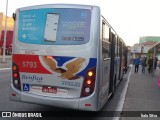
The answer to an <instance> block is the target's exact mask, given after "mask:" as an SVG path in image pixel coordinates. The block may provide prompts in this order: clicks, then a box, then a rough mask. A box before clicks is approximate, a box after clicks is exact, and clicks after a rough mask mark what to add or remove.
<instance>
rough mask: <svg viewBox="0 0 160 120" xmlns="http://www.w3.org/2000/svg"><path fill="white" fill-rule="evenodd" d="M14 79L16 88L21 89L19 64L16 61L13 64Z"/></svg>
mask: <svg viewBox="0 0 160 120" xmlns="http://www.w3.org/2000/svg"><path fill="white" fill-rule="evenodd" d="M12 79H13V86H14V87H15V88H16V89H18V90H21V83H20V76H19V69H18V66H17V65H16V64H15V63H13V66H12Z"/></svg>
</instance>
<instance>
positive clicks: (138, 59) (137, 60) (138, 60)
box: [134, 57, 140, 73]
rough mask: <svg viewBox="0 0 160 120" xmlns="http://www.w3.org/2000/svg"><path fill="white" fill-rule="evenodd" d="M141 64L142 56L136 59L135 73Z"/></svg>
mask: <svg viewBox="0 0 160 120" xmlns="http://www.w3.org/2000/svg"><path fill="white" fill-rule="evenodd" d="M139 64H140V58H139V57H137V58H136V59H135V60H134V65H135V73H138V69H139Z"/></svg>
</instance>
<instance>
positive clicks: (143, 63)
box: [141, 57, 146, 73]
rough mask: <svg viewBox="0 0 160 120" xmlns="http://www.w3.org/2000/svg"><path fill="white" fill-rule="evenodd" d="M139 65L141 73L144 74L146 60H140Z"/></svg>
mask: <svg viewBox="0 0 160 120" xmlns="http://www.w3.org/2000/svg"><path fill="white" fill-rule="evenodd" d="M141 65H142V73H145V67H146V59H145V57H143V58H142V60H141Z"/></svg>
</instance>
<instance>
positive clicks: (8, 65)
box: [0, 56, 12, 69]
mask: <svg viewBox="0 0 160 120" xmlns="http://www.w3.org/2000/svg"><path fill="white" fill-rule="evenodd" d="M11 66H12V57H11V56H6V57H5V62H2V56H0V69H2V68H11Z"/></svg>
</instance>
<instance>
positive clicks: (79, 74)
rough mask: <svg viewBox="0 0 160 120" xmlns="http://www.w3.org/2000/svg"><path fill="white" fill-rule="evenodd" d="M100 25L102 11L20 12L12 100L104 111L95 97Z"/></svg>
mask: <svg viewBox="0 0 160 120" xmlns="http://www.w3.org/2000/svg"><path fill="white" fill-rule="evenodd" d="M95 19H98V20H97V21H98V23H97V24H95ZM99 20H100V10H99V7H96V6H83V5H41V6H32V7H26V8H20V9H17V11H16V19H15V28H14V31H15V32H14V41H13V54H12V59H13V61H12V62H13V64H12V78H11V92H10V93H11V94H10V98H11V100H15V101H21V102H30V103H37V104H44V105H50V106H57V107H63V108H72V109H80V110H91V111H97V110H99V107H98V104H97V98H98V94H97V92H95V91H97V90H98V87H97V86H98V84H97V82H98V77H99V75H98V71H97V69H98V60H97V58H98V52H97V51H99V49H98V48H97V45H98V44H99V36H100V35H99V32H98V31H99V23H100V21H99ZM97 21H96V22H97ZM93 24H94V25H93Z"/></svg>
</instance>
